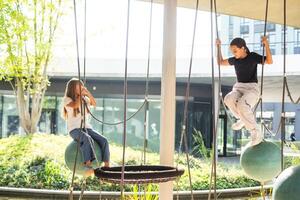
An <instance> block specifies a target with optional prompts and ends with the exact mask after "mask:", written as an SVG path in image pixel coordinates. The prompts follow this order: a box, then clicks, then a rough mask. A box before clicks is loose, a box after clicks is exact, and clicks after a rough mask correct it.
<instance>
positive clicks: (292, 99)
mask: <svg viewBox="0 0 300 200" xmlns="http://www.w3.org/2000/svg"><path fill="white" fill-rule="evenodd" d="M285 87H286V91H287V95H288V97H289V99H290V101H291V102H292V103H293V104H299V103H300V97H299V98H298V99H297V100H295V99H294V98H293V97H292V94H291V91H290V88H289V86H288V82H287V78H285Z"/></svg>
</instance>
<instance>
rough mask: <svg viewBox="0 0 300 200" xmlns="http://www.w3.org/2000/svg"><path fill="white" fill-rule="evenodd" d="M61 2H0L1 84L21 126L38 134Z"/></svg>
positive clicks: (55, 0) (53, 0)
mask: <svg viewBox="0 0 300 200" xmlns="http://www.w3.org/2000/svg"><path fill="white" fill-rule="evenodd" d="M61 8H62V0H0V81H8V82H9V83H10V84H11V86H12V88H13V90H14V94H15V96H16V99H17V108H18V112H19V117H20V123H21V124H20V125H21V127H22V128H23V130H24V131H25V132H26V133H27V134H29V133H35V132H36V131H37V124H38V122H39V119H40V116H41V112H42V104H43V98H44V94H45V91H46V89H47V86H48V85H49V81H48V77H47V67H48V63H49V60H50V59H51V49H52V45H53V39H54V36H55V32H56V29H57V25H58V20H59V18H60V16H61V15H62V10H61Z"/></svg>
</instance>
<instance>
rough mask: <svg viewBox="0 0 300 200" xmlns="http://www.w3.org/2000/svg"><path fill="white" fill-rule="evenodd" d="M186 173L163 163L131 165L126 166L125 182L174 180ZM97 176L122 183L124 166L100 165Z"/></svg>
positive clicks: (107, 180) (140, 182) (106, 180)
mask: <svg viewBox="0 0 300 200" xmlns="http://www.w3.org/2000/svg"><path fill="white" fill-rule="evenodd" d="M183 173H184V170H183V169H177V168H175V167H170V166H163V165H129V166H125V168H124V179H123V183H127V184H143V183H162V182H168V181H174V180H176V179H177V178H178V177H180V176H181V175H182V174H183ZM95 176H96V177H98V178H99V179H100V180H102V181H104V182H109V183H117V184H120V183H121V181H122V180H121V179H122V178H121V176H122V166H116V167H100V168H97V169H95Z"/></svg>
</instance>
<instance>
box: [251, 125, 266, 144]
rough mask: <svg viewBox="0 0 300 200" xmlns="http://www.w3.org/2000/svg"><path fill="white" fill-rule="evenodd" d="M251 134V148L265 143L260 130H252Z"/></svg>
mask: <svg viewBox="0 0 300 200" xmlns="http://www.w3.org/2000/svg"><path fill="white" fill-rule="evenodd" d="M250 134H251V146H255V145H258V144H259V143H261V142H262V141H263V137H262V134H261V132H260V131H259V130H258V129H253V130H251V131H250Z"/></svg>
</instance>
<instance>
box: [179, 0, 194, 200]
mask: <svg viewBox="0 0 300 200" xmlns="http://www.w3.org/2000/svg"><path fill="white" fill-rule="evenodd" d="M198 9H199V0H197V2H196V7H195V16H194V29H193V38H192V48H191V54H190V65H189V75H188V80H187V85H186V91H185V98H184V111H183V122H182V128H181V138H180V144H179V150H178V158H177V167H178V160H179V155H180V149H181V146H182V142H184V148H185V155H186V160H187V167H188V176H189V185H190V191H191V199H192V200H193V199H194V194H193V184H192V176H191V170H190V158H189V149H188V142H187V126H188V123H187V118H188V103H189V96H190V82H191V73H192V66H193V56H194V46H195V37H196V29H197V18H198ZM177 189H178V188H177ZM177 198H178V193H177Z"/></svg>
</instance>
